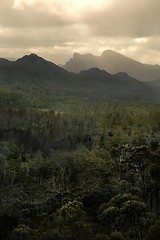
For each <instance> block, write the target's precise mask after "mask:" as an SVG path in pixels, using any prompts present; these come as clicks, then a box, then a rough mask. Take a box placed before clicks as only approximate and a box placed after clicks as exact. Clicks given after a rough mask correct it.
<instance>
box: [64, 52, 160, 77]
mask: <svg viewBox="0 0 160 240" xmlns="http://www.w3.org/2000/svg"><path fill="white" fill-rule="evenodd" d="M92 67H97V68H99V69H102V70H106V71H107V72H109V73H112V74H115V73H118V72H126V73H127V74H128V75H130V76H132V77H133V78H136V79H139V80H141V81H152V80H157V79H160V65H150V64H143V63H140V62H138V61H135V60H133V59H131V58H128V57H126V56H124V55H122V54H120V53H117V52H115V51H112V50H106V51H104V52H103V53H102V55H101V56H95V55H93V54H90V53H88V54H84V55H81V54H79V53H74V55H73V57H72V58H71V59H70V60H69V61H67V62H66V64H65V65H63V68H64V69H66V70H68V71H70V72H77V73H78V72H80V71H82V70H87V69H89V68H92Z"/></svg>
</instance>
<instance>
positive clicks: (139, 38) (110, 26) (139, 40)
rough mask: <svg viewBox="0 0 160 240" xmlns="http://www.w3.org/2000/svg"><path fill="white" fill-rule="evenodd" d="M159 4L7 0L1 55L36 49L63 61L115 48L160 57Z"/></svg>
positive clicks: (0, 5)
mask: <svg viewBox="0 0 160 240" xmlns="http://www.w3.org/2000/svg"><path fill="white" fill-rule="evenodd" d="M159 9H160V1H159V0H141V1H140V0H127V1H126V0H94V1H91V0H84V1H83V0H1V2H0V55H1V56H2V57H9V56H10V57H15V58H16V57H18V56H20V55H23V54H25V53H29V52H30V51H32V52H36V53H37V54H40V55H42V56H44V57H49V59H50V60H52V61H54V62H56V63H59V62H62V63H63V62H64V61H66V60H67V59H68V58H70V57H71V55H72V54H73V52H75V51H76V52H80V53H86V52H92V53H93V54H96V55H100V54H101V53H102V51H103V50H105V49H108V48H111V49H113V50H115V51H118V52H120V53H122V54H125V55H127V56H129V57H133V58H135V59H137V60H140V61H146V62H153V63H154V62H157V63H160V55H159V53H158V51H159V50H160V47H159V46H160V28H159V26H160V14H159ZM154 55H155V56H156V57H155V58H154Z"/></svg>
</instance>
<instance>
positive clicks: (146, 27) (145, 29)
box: [83, 0, 160, 37]
mask: <svg viewBox="0 0 160 240" xmlns="http://www.w3.org/2000/svg"><path fill="white" fill-rule="evenodd" d="M159 9H160V1H159V0H141V1H139V0H128V1H126V0H117V1H112V3H110V5H107V4H106V6H105V7H103V8H102V9H101V10H100V11H97V12H96V11H94V12H92V14H90V15H88V14H87V12H86V15H84V18H83V21H84V22H86V23H87V24H88V25H89V27H90V30H91V33H92V34H93V35H97V36H112V37H117V36H118V37H122V36H123V37H144V36H152V35H160V27H159V26H160V14H159Z"/></svg>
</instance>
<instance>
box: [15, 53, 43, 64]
mask: <svg viewBox="0 0 160 240" xmlns="http://www.w3.org/2000/svg"><path fill="white" fill-rule="evenodd" d="M42 60H43V61H45V60H44V59H43V58H42V57H39V56H38V55H37V54H35V53H31V54H30V55H24V56H23V57H22V58H19V59H17V60H16V62H28V61H42Z"/></svg>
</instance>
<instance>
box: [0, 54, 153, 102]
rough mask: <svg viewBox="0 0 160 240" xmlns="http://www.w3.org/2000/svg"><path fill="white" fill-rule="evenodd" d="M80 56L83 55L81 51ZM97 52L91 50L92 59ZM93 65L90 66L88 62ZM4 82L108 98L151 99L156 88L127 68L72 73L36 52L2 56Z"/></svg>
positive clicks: (0, 80)
mask: <svg viewBox="0 0 160 240" xmlns="http://www.w3.org/2000/svg"><path fill="white" fill-rule="evenodd" d="M78 56H79V55H78ZM92 57H93V59H94V56H92V55H91V54H89V55H88V56H87V58H88V59H90V58H92ZM88 67H89V66H88ZM0 84H1V85H3V86H4V85H7V86H12V87H16V88H18V89H19V88H20V89H23V90H25V89H26V86H27V88H28V87H32V88H33V86H34V88H35V87H36V91H37V90H38V89H40V91H39V92H44V91H45V92H46V93H47V94H52V95H54V94H56V93H57V91H58V92H61V93H63V94H64V93H67V94H68V93H71V94H78V95H81V96H87V97H88V96H92V97H100V98H107V99H132V100H138V99H139V100H148V99H151V98H152V96H154V89H153V88H152V87H150V86H148V85H146V84H145V83H143V82H140V81H138V80H137V79H135V78H133V77H130V76H129V75H128V74H126V73H124V72H119V73H117V74H110V73H108V72H106V71H105V70H100V69H99V68H97V67H95V68H91V69H89V70H83V71H81V72H80V73H70V72H68V71H67V70H64V69H63V68H61V67H59V66H57V65H56V64H54V63H52V62H50V61H47V60H45V59H44V58H42V57H39V56H37V55H36V54H30V55H25V56H23V57H22V58H19V59H17V60H16V61H9V60H7V59H2V58H1V59H0Z"/></svg>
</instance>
